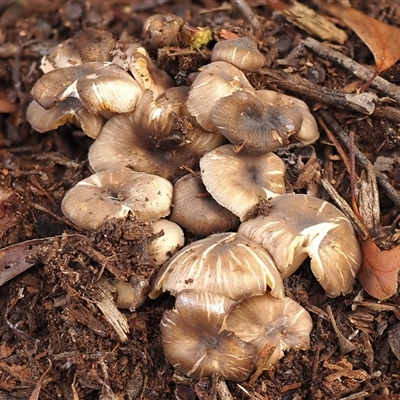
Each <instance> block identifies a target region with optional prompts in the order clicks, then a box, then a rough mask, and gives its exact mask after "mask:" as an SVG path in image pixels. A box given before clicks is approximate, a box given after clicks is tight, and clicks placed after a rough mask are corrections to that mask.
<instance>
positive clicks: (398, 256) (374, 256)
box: [357, 238, 400, 300]
mask: <svg viewBox="0 0 400 400" xmlns="http://www.w3.org/2000/svg"><path fill="white" fill-rule="evenodd" d="M361 249H362V253H363V261H362V264H361V268H360V270H359V271H358V274H357V278H358V279H359V281H360V282H361V285H362V286H363V288H364V289H365V290H366V291H367V293H368V294H370V295H371V296H373V297H375V298H376V299H378V300H386V299H388V298H389V297H391V296H393V295H394V294H396V291H397V286H398V283H397V275H398V273H399V270H400V246H396V247H393V248H392V249H390V250H380V249H379V247H378V246H377V245H376V244H375V243H374V242H373V241H372V239H371V238H368V239H367V240H365V241H364V242H363V243H362V244H361Z"/></svg>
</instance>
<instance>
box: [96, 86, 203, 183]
mask: <svg viewBox="0 0 400 400" xmlns="http://www.w3.org/2000/svg"><path fill="white" fill-rule="evenodd" d="M181 107H182V104H180V103H174V102H172V103H170V102H168V99H167V98H163V99H160V100H157V101H154V99H153V93H152V92H151V91H150V90H146V91H145V92H144V93H143V96H142V97H141V98H140V101H139V103H138V105H137V109H136V110H135V111H134V112H133V113H130V114H122V115H116V116H115V117H113V118H112V119H110V120H109V121H108V122H107V123H106V124H105V125H104V128H103V129H102V131H101V133H100V135H99V137H98V138H97V140H96V141H95V142H94V143H93V144H92V146H91V147H90V150H89V162H90V165H91V166H92V168H93V169H94V170H95V171H102V170H105V169H108V168H111V167H114V166H130V167H132V168H133V169H134V170H136V171H143V172H147V173H151V174H157V175H160V176H162V177H164V178H166V179H171V180H172V179H174V178H176V177H178V176H181V175H183V173H184V170H183V169H182V167H183V166H187V167H189V168H193V167H195V166H196V164H197V163H198V161H199V159H200V157H201V156H202V154H203V151H204V150H203V149H201V148H199V147H198V148H197V149H194V148H193V147H192V146H191V143H190V140H188V138H187V137H186V136H185V135H184V134H183V133H182V132H181V131H180V126H179V120H176V119H174V118H173V114H175V115H177V114H179V113H180V110H181Z"/></svg>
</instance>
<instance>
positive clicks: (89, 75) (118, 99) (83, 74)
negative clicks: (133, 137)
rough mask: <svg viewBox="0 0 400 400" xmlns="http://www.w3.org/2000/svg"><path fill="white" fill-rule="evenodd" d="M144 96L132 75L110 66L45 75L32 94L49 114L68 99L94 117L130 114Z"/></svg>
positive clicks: (100, 64) (95, 64) (95, 65)
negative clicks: (102, 113)
mask: <svg viewBox="0 0 400 400" xmlns="http://www.w3.org/2000/svg"><path fill="white" fill-rule="evenodd" d="M141 93H142V89H141V88H140V86H139V85H138V84H137V82H136V81H135V80H134V79H132V77H131V76H130V75H129V73H127V72H126V71H124V70H123V69H121V68H119V67H117V66H116V65H114V64H112V63H109V62H87V63H84V64H81V65H77V66H74V67H64V68H57V69H55V70H53V71H50V72H49V73H47V74H45V75H43V76H42V77H41V78H40V79H39V80H38V81H37V82H36V83H35V85H34V86H33V88H32V91H31V94H32V97H33V99H34V100H35V101H36V102H37V103H39V104H40V105H41V106H42V107H43V108H45V109H46V110H48V109H51V108H53V107H55V106H56V104H57V103H60V102H62V101H64V100H65V99H66V98H68V97H76V98H77V99H79V100H80V101H81V102H82V104H83V105H84V106H85V108H86V109H87V110H88V111H89V112H91V113H93V114H98V113H101V112H103V111H111V112H114V113H126V112H130V111H132V110H133V109H134V108H135V107H136V103H137V101H138V99H139V96H140V95H141Z"/></svg>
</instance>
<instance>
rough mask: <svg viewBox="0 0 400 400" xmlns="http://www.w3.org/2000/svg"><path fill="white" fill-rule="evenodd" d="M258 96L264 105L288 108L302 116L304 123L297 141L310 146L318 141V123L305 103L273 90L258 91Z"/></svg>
mask: <svg viewBox="0 0 400 400" xmlns="http://www.w3.org/2000/svg"><path fill="white" fill-rule="evenodd" d="M256 96H257V97H258V98H259V99H260V100H261V102H262V103H263V104H264V105H268V106H281V107H287V108H289V109H290V110H294V111H296V112H298V113H300V114H301V115H302V117H303V122H302V124H301V128H300V130H299V131H298V132H297V133H296V139H297V140H298V141H299V142H301V143H303V144H310V143H314V142H315V141H316V140H318V138H319V132H318V126H317V122H316V121H315V118H314V117H313V116H312V114H311V113H310V109H309V108H308V106H307V104H306V103H305V102H304V101H302V100H300V99H297V98H296V97H292V96H288V95H285V94H282V93H278V92H275V91H273V90H257V91H256Z"/></svg>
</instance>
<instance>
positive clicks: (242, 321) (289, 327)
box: [226, 293, 313, 369]
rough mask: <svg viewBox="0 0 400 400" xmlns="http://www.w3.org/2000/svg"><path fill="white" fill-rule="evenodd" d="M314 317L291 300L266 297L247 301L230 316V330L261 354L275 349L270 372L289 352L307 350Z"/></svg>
mask: <svg viewBox="0 0 400 400" xmlns="http://www.w3.org/2000/svg"><path fill="white" fill-rule="evenodd" d="M312 326H313V324H312V319H311V317H310V314H309V313H308V312H307V311H306V310H305V309H304V308H303V307H302V306H300V305H299V304H297V303H296V302H295V301H293V300H292V299H290V298H289V297H284V298H283V299H277V298H275V297H273V296H271V295H270V294H269V293H266V294H264V295H262V296H253V297H250V298H248V299H246V300H243V301H242V302H241V303H240V304H238V305H237V306H236V307H235V308H234V309H233V310H232V311H231V312H230V313H229V315H228V317H227V319H226V329H227V330H229V331H233V332H235V335H236V336H237V337H238V338H239V339H241V340H243V341H244V342H246V343H251V344H253V345H254V346H255V347H256V349H257V354H261V353H262V350H263V349H264V347H265V346H266V345H267V344H269V345H271V346H274V347H275V349H274V351H273V352H272V354H271V356H270V358H269V359H268V360H266V364H265V365H264V368H265V369H269V368H270V367H272V366H273V365H274V364H276V362H277V361H278V360H279V359H280V358H282V357H283V356H284V353H283V352H284V351H285V350H289V349H295V350H300V349H302V350H306V349H308V348H309V346H310V333H311V330H312Z"/></svg>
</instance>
